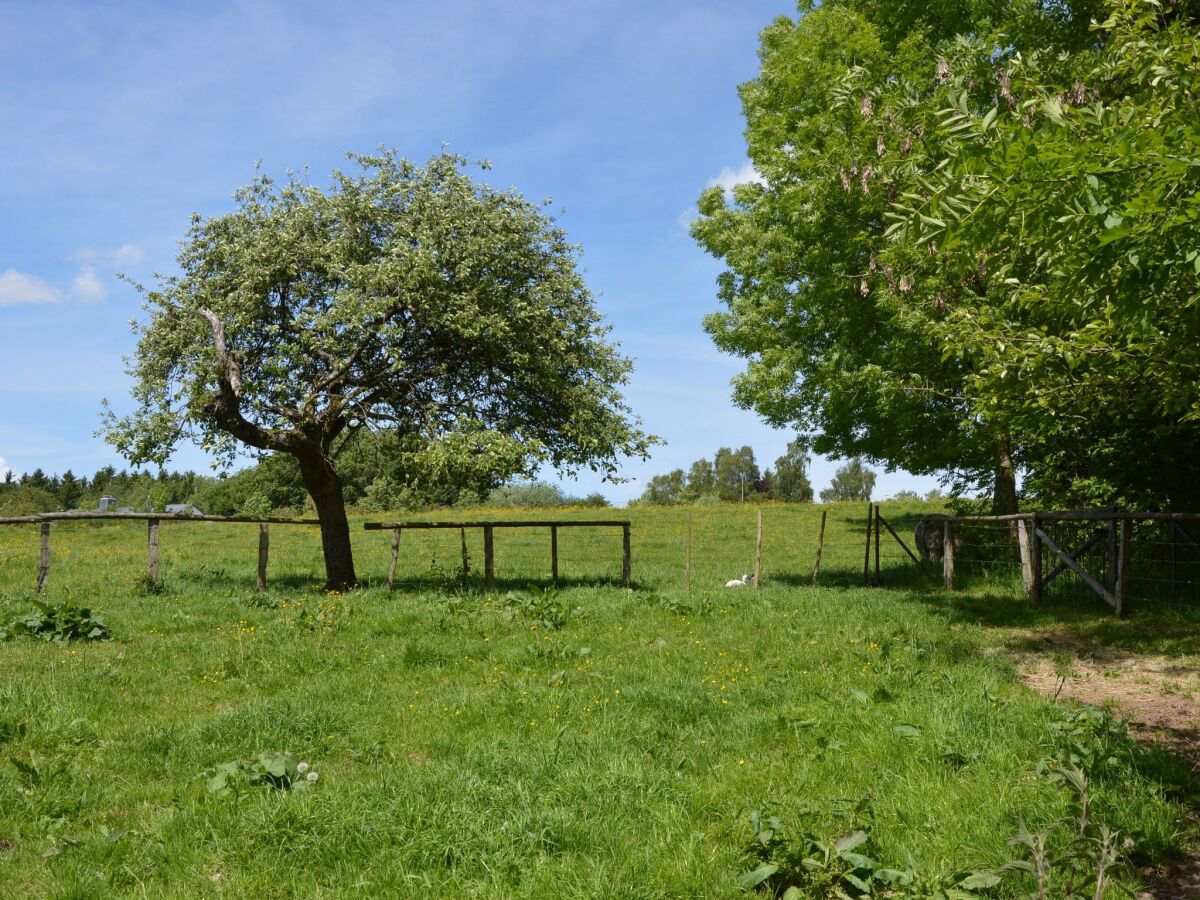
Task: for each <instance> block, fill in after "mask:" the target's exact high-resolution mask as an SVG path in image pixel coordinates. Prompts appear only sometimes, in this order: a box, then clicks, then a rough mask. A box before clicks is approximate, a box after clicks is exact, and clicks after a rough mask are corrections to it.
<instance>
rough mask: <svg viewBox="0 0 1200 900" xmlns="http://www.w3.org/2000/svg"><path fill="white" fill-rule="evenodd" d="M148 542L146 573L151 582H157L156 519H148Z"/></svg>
mask: <svg viewBox="0 0 1200 900" xmlns="http://www.w3.org/2000/svg"><path fill="white" fill-rule="evenodd" d="M148 532H149V533H148V535H147V539H148V543H149V545H150V564H149V566H148V568H147V572H146V575H147V577H148V578H149V580H150V583H151V584H157V583H158V519H150V523H149V528H148Z"/></svg>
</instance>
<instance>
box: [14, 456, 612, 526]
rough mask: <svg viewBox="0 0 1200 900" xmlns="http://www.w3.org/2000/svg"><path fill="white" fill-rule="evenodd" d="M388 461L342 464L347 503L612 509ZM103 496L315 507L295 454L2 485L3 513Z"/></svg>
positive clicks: (591, 500) (554, 492)
mask: <svg viewBox="0 0 1200 900" xmlns="http://www.w3.org/2000/svg"><path fill="white" fill-rule="evenodd" d="M387 462H388V461H387V459H386V458H380V457H378V456H377V455H376V454H375V453H373V452H370V451H369V450H368V451H364V450H363V449H362V448H359V449H358V450H357V451H356V452H350V453H347V454H346V455H345V456H344V457H343V460H342V461H340V463H339V471H340V472H341V473H342V477H343V478H344V480H345V488H344V490H345V494H346V501H347V503H349V504H351V505H353V506H356V507H358V508H359V509H363V510H368V511H375V512H383V511H386V510H399V509H423V508H432V507H439V506H443V507H444V506H478V505H488V506H503V507H553V506H608V505H609V504H608V500H607V499H606V498H605V497H604V496H603V495H602V494H590V495H588V496H587V497H573V496H570V495H568V494H566V493H565V492H564V491H563V490H562V489H561V488H559V487H557V486H556V485H552V484H545V483H542V482H537V481H530V482H516V483H511V484H504V485H499V486H491V487H489V486H487V485H482V486H480V485H471V486H468V485H458V486H454V485H450V486H447V485H439V486H438V487H437V488H435V489H422V488H421V487H420V485H419V484H415V485H414V484H413V483H411V482H409V481H406V480H405V479H406V475H405V473H403V472H401V471H398V470H397V468H396V467H395V466H389V465H388V464H387ZM101 497H114V498H116V500H117V504H116V505H117V506H118V507H120V508H128V509H132V510H136V511H139V512H159V511H162V510H163V509H164V508H165V507H166V506H167V505H168V504H174V503H182V504H192V505H194V506H196V507H198V508H199V509H201V510H202V511H204V512H205V513H207V514H209V515H220V516H225V515H267V514H270V513H279V512H295V513H300V512H304V511H305V510H311V508H312V504H311V502H310V501H309V499H308V494H307V492H306V491H305V489H304V483H303V481H302V480H301V478H300V472H299V469H298V468H297V466H296V463H295V461H294V460H293V459H292V458H291V457H284V456H271V457H267V458H265V459H263V460H261V461H260V462H258V463H257V464H256V465H254V466H251V467H249V468H246V469H243V470H241V471H239V472H235V473H233V474H232V475H228V476H212V475H199V474H197V473H195V472H168V471H165V470H160V471H159V472H157V473H153V472H147V471H137V472H127V471H124V470H121V471H118V470H117V469H115V468H113V467H112V466H106V467H104V468H102V469H100V470H98V471H97V472H96V473H95V474H94V475H92V476H90V477H88V476H84V475H76V474H75V473H74V472H71V471H70V470H68V471H66V472H64V473H63V474H62V475H47V474H46V473H45V472H43V471H42V470H41V469H35V470H34V471H33V472H30V473H28V474H25V475H22V476H16V475H13V474H12V473H9V474H8V476H7V477H6V479H5V480H4V481H3V482H0V516H23V515H33V514H36V513H42V512H57V511H60V510H70V509H98V508H99V506H100V498H101Z"/></svg>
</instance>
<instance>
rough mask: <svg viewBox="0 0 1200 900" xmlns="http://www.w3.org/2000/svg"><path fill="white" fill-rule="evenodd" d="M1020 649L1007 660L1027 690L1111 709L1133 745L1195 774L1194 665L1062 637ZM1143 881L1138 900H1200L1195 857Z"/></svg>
mask: <svg viewBox="0 0 1200 900" xmlns="http://www.w3.org/2000/svg"><path fill="white" fill-rule="evenodd" d="M1021 645H1022V649H1019V650H1014V651H1012V656H1013V658H1014V659H1015V661H1016V662H1017V664H1018V666H1019V667H1020V670H1021V677H1022V679H1023V680H1024V681H1025V683H1026V684H1028V685H1029V686H1030V687H1032V688H1033V689H1034V690H1036V691H1038V692H1040V693H1042V694H1044V695H1046V696H1047V697H1053V698H1058V699H1069V700H1078V701H1080V702H1082V703H1090V704H1093V705H1095V706H1103V707H1110V708H1113V709H1115V710H1116V711H1117V712H1119V713H1120V715H1121V716H1122V717H1124V718H1126V719H1127V720H1128V722H1129V732H1130V734H1132V735H1133V736H1134V737H1136V738H1137V739H1138V740H1140V741H1143V742H1145V743H1147V744H1156V745H1158V746H1162V747H1164V748H1165V749H1167V750H1168V751H1170V752H1171V753H1173V754H1174V755H1176V756H1179V757H1181V758H1184V759H1187V760H1188V761H1190V763H1191V765H1192V768H1193V769H1194V770H1196V771H1198V772H1200V660H1198V659H1196V658H1194V657H1167V656H1157V655H1148V654H1134V653H1128V652H1124V651H1117V650H1113V649H1111V648H1105V647H1095V646H1084V645H1083V644H1081V643H1080V642H1079V641H1078V639H1077V638H1076V637H1075V636H1074V635H1072V634H1071V633H1070V632H1069V631H1066V630H1049V629H1046V630H1041V631H1035V632H1025V633H1024V634H1023V635H1022V640H1021ZM1144 875H1145V878H1146V885H1147V888H1148V892H1147V893H1143V894H1140V895H1138V896H1139V900H1200V853H1197V854H1193V856H1192V857H1190V858H1189V859H1186V860H1183V861H1181V862H1180V863H1178V864H1176V865H1172V866H1170V867H1169V868H1167V869H1164V870H1161V871H1154V872H1146V873H1144Z"/></svg>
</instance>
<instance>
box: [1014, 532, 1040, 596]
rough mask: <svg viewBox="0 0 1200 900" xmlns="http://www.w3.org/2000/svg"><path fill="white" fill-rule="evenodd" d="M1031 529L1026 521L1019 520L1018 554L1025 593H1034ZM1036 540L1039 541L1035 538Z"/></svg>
mask: <svg viewBox="0 0 1200 900" xmlns="http://www.w3.org/2000/svg"><path fill="white" fill-rule="evenodd" d="M1029 537H1030V535H1029V529H1028V528H1027V527H1026V526H1025V520H1024V519H1017V552H1018V553H1019V554H1020V555H1021V587H1023V588H1024V589H1025V593H1026V594H1029V593H1032V591H1033V559H1032V557H1031V556H1030V553H1029ZM1034 540H1037V538H1036V537H1034Z"/></svg>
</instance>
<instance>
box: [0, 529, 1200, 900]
mask: <svg viewBox="0 0 1200 900" xmlns="http://www.w3.org/2000/svg"><path fill="white" fill-rule="evenodd" d="M918 508H923V507H914V508H913V509H911V510H910V509H908V508H897V509H894V510H893V509H889V507H888V506H885V509H884V513H885V515H891V516H894V517H895V518H896V519H897V520H903V519H904V513H905V512H913V511H915V510H917V509H918ZM819 509H820V508H819V507H816V508H814V507H812V506H808V507H799V506H798V507H784V506H769V507H768V508H767V510H766V533H765V539H764V549H763V557H764V584H763V587H762V589H761V590H759V591H755V590H753V589H736V590H726V589H723V588H722V587H720V585H722V584H723V583H724V582H725V581H726V580H727V579H728V578H731V577H735V576H738V575H741V574H743V573H744V572H748V571H751V569H752V568H753V550H754V530H755V524H754V511H753V509H752V508H751V507H749V506H746V507H737V506H715V505H714V506H704V507H696V508H695V509H694V511H693V513H692V517H693V518H692V528H693V562H694V571H693V589H692V591H691V592H690V593H688V592H686V591H685V590H684V589H683V565H684V541H685V534H686V530H687V515H688V513H687V511H686V510H685V509H654V508H631V509H630V510H628V511H627V512H626V511H620V512H617V513H616V514H615V515H614V516H613V517H619V518H623V517H626V516H628V517H629V518H631V519H632V520H633V589H632V590H625V589H622V588H620V587H618V586H617V585H616V581H617V579H618V578H619V575H620V566H621V547H620V532H619V530H614V529H604V530H599V529H598V530H596V531H591V530H585V529H565V530H563V531H562V532H561V533H560V536H559V547H560V559H561V563H560V566H561V572H562V576H563V578H562V584H561V586H560V588H559V589H554V588H552V587H550V586H549V555H548V544H549V538H548V534H546V533H543V532H542V530H541V529H521V530H519V531H514V532H503V531H498V532H497V535H496V567H497V581H498V587H497V590H496V591H495V592H484V591H483V590H482V589H481V588H480V585H479V583H478V581H477V580H476V579H477V578H479V577H480V576H481V571H480V569H481V566H480V564H479V563H478V562H477V560H479V559H480V552H479V547H478V540H479V538H478V532H475V533H474V534H473V535H471V534H470V533H469V536H470V540H471V541H472V544H471V546H470V550H471V553H472V567H473V569H472V580H471V581H469V582H468V585H467V588H466V589H463V588H462V586H461V584H460V580H459V572H458V567H459V564H460V556H459V554H460V546H459V535H458V533H457V532H436V531H426V532H406V533H404V535H403V538H402V543H401V554H400V567H399V571H398V575H397V585H396V590H395V591H393V592H388V591H387V590H386V588H385V587H384V586H383V583H384V580H385V577H386V570H387V565H388V560H389V535H388V534H387V533H386V532H385V533H378V532H376V533H367V532H364V531H362V529H361V523H362V522H363V521H366V518H365V517H362V516H360V517H358V518H356V520H355V521H354V527H355V535H354V541H355V549H356V562H357V565H358V569H359V577H360V578H362V579H363V580H364V581H366V582H367V583H368V585H369V586H368V587H367V588H365V589H363V590H361V591H357V592H354V593H352V594H347V595H330V594H325V593H323V592H322V591H321V590H320V583H321V577H322V569H321V565H320V556H319V541H318V536H317V533H316V530H315V529H305V528H300V527H294V528H284V527H279V528H273V529H272V532H271V551H272V556H271V571H270V576H269V578H270V588H269V590H267V591H266V592H263V593H258V592H256V591H255V590H254V579H255V564H256V552H255V551H256V546H257V531H256V529H255V528H254V527H253V526H246V525H200V524H198V523H193V524H187V523H177V522H169V523H168V522H164V524H163V529H162V575H163V590H162V591H161V592H157V591H155V590H151V589H149V588H148V586H147V585H145V584H144V583H142V582H140V581H139V579H140V577H141V576H142V575H143V573H144V571H145V564H146V549H145V540H146V532H145V525H144V523H103V524H85V523H69V524H60V525H56V526H55V529H54V538H53V540H54V544H53V546H54V565H53V569H52V572H51V576H50V580H49V586H48V589H47V592H46V595H45V598H46V599H47V600H48V601H50V602H62V601H65V600H70V601H73V602H74V603H76V604H79V605H81V606H87V607H90V608H91V609H92V610H93V611H94V612H95V613H98V614H101V615H103V616H104V617H105V619H106V622H107V625H108V627H109V628H110V629H111V631H112V636H113V639H112V640H111V641H107V642H99V643H84V642H72V643H69V644H62V645H60V644H54V643H45V642H40V641H35V640H32V639H29V638H22V639H16V640H11V641H8V642H6V643H0V885H3V886H4V887H3V889H2V890H0V893H3V894H5V895H6V896H7V895H12V896H47V897H51V896H52V897H108V896H131V897H155V898H158V897H180V898H183V897H189V898H190V897H206V896H208V897H293V896H294V897H310V896H320V897H341V896H346V897H349V896H398V897H408V896H411V897H471V896H479V897H484V896H486V897H507V896H519V897H555V898H559V897H601V896H603V897H631V898H633V897H637V898H643V897H737V896H749V895H751V892H750V889H748V888H746V887H743V886H741V885H740V884H739V877H740V876H741V875H742V874H743V873H745V872H747V871H748V870H753V869H754V868H755V866H756V865H757V864H758V862H759V861H761V858H762V852H761V851H762V848H763V847H764V846H766V844H764V843H761V842H760V843H759V844H758V846H759V848H760V852H759V856H758V858H756V857H755V854H754V853H752V852H748V849H749V848H750V847H751V846H752V844H754V839H755V832H754V831H753V829H752V826H751V825H750V816H751V814H752V813H757V814H758V816H759V819H758V821H760V822H761V821H766V820H768V819H769V817H771V816H776V817H778V819H779V820H780V833H781V834H782V835H783V837H784V839H785V840H790V841H794V842H795V843H796V846H799V844H800V842H802V841H803V840H805V839H806V836H809V837H811V838H812V839H813V840H816V841H827V842H832V841H834V840H836V839H837V838H840V837H842V836H843V835H847V834H850V833H852V832H854V831H856V830H859V829H861V830H863V831H864V832H866V834H867V835H868V840H867V842H866V843H865V844H863V845H861V846H859V847H858V852H859V853H861V854H863V855H865V856H867V857H869V858H870V860H871V861H874V863H877V866H876V868H877V869H879V870H883V871H885V872H886V871H887V870H894V871H896V872H898V873H902V874H904V877H906V878H908V879H909V880H911V881H913V883H914V885H916V886H912V887H910V888H908V889H909V890H911V891H912V892H913V893H910V894H905V896H920V895H921V894H919V893H918V891H919V889H920V888H919V886H920V885H921V884H926V885H939V886H946V885H954V884H958V883H960V882H961V879H962V877H964V876H966V875H967V874H968V873H971V872H980V871H984V870H991V869H994V868H996V867H999V866H1001V865H1003V864H1004V863H1005V862H1007V861H1009V860H1011V859H1013V858H1014V857H1015V856H1016V855H1017V851H1016V850H1015V849H1014V848H1012V847H1010V846H1008V845H1007V841H1008V840H1009V839H1010V838H1011V837H1012V836H1013V835H1015V834H1016V833H1017V832H1018V830H1019V828H1020V826H1021V822H1022V821H1026V822H1027V823H1028V826H1029V828H1030V829H1033V830H1037V829H1039V828H1043V827H1046V826H1047V825H1048V824H1049V823H1051V822H1052V821H1054V820H1055V819H1057V818H1059V817H1061V816H1063V815H1067V814H1069V812H1070V808H1071V796H1070V793H1069V792H1068V791H1066V790H1065V789H1064V788H1063V787H1062V786H1061V785H1060V784H1058V783H1056V782H1055V780H1054V779H1052V778H1050V777H1047V775H1046V771H1047V769H1048V768H1050V769H1052V768H1053V766H1052V763H1053V762H1054V761H1068V760H1073V761H1074V762H1075V763H1076V764H1077V765H1078V766H1079V767H1080V768H1081V769H1082V770H1083V771H1084V772H1085V774H1086V775H1087V777H1088V781H1089V789H1090V792H1091V795H1090V804H1091V806H1090V815H1091V818H1092V819H1093V820H1094V821H1096V822H1103V823H1105V824H1106V825H1108V826H1109V827H1111V828H1113V829H1116V830H1118V831H1119V832H1120V834H1121V838H1122V839H1124V838H1125V837H1128V838H1130V839H1131V840H1132V841H1133V842H1134V845H1133V846H1132V848H1129V850H1128V853H1129V855H1130V857H1131V860H1132V864H1133V865H1132V867H1131V868H1129V869H1128V870H1126V871H1124V872H1122V873H1121V874H1119V875H1118V876H1117V877H1118V881H1119V882H1120V883H1121V884H1123V885H1124V886H1126V887H1129V888H1133V887H1134V886H1135V885H1136V884H1137V881H1138V875H1137V870H1138V869H1139V868H1145V867H1151V866H1162V865H1164V864H1166V863H1169V862H1170V861H1171V860H1172V859H1173V858H1176V857H1178V856H1180V855H1181V854H1182V853H1183V852H1184V850H1185V847H1186V845H1187V844H1188V842H1189V841H1190V840H1191V835H1190V833H1189V827H1190V826H1189V825H1188V815H1187V814H1188V809H1189V807H1190V804H1191V803H1192V800H1193V798H1194V797H1195V795H1196V793H1197V790H1198V788H1200V785H1198V784H1197V782H1196V780H1195V778H1194V776H1193V775H1192V774H1191V771H1190V767H1189V766H1188V765H1186V764H1184V763H1181V762H1179V761H1177V760H1175V759H1173V758H1171V757H1168V756H1166V755H1164V754H1163V753H1161V752H1159V751H1157V750H1152V749H1145V748H1144V747H1142V746H1140V745H1138V744H1135V743H1133V742H1132V741H1131V740H1129V739H1128V738H1126V737H1125V736H1124V735H1123V733H1122V732H1121V731H1120V729H1118V728H1115V727H1114V726H1113V725H1112V724H1111V722H1110V721H1109V720H1108V719H1107V717H1105V716H1102V715H1097V714H1090V713H1083V714H1081V713H1079V712H1078V711H1077V709H1076V708H1075V707H1072V706H1069V705H1064V704H1062V703H1058V704H1056V703H1053V702H1050V701H1049V700H1047V699H1045V698H1043V697H1042V696H1040V695H1038V694H1035V693H1034V692H1033V691H1031V690H1029V689H1028V688H1026V687H1025V686H1024V685H1023V684H1022V683H1021V681H1020V680H1019V678H1018V673H1017V669H1016V667H1015V665H1014V663H1013V662H1012V661H1011V659H1010V657H1009V655H1008V653H1007V651H1008V650H1010V649H1013V648H1017V647H1022V648H1023V649H1024V650H1025V651H1028V650H1029V635H1030V634H1031V632H1032V630H1033V629H1037V628H1042V627H1053V628H1056V629H1066V630H1070V631H1071V632H1072V633H1074V634H1077V635H1079V636H1081V639H1084V640H1086V641H1089V642H1092V643H1093V644H1104V645H1106V646H1112V647H1125V648H1135V647H1136V648H1141V649H1143V650H1145V649H1155V650H1158V651H1161V652H1166V653H1169V654H1172V655H1173V656H1174V657H1176V658H1177V659H1178V660H1179V661H1180V667H1181V670H1187V671H1194V669H1192V668H1190V667H1191V666H1192V663H1193V662H1194V658H1193V655H1194V654H1195V653H1196V652H1197V650H1198V649H1200V648H1198V647H1197V646H1196V645H1195V639H1194V638H1193V637H1192V634H1193V633H1194V628H1193V627H1192V626H1193V623H1194V619H1195V616H1194V615H1193V614H1192V613H1191V611H1190V608H1189V609H1182V611H1181V609H1180V608H1172V609H1165V608H1159V607H1155V606H1152V605H1146V606H1144V607H1142V608H1141V609H1139V610H1137V611H1135V614H1134V616H1133V617H1131V619H1130V620H1128V621H1124V622H1118V621H1116V620H1114V619H1112V617H1111V615H1109V614H1108V613H1107V611H1106V609H1105V608H1104V607H1103V605H1102V604H1099V603H1098V602H1091V601H1082V602H1080V601H1076V602H1073V603H1071V604H1067V603H1066V602H1065V601H1064V602H1062V603H1060V604H1059V605H1055V604H1054V603H1048V604H1047V605H1046V606H1045V607H1043V608H1042V609H1040V610H1036V611H1035V610H1031V609H1029V607H1028V606H1027V605H1026V604H1025V603H1024V602H1022V601H1021V599H1020V598H1019V597H1018V596H1017V593H1016V592H1015V591H1013V590H1012V589H1011V586H1005V585H1004V584H1001V583H998V582H989V581H979V582H977V583H975V584H974V585H971V584H968V585H967V588H966V590H964V591H963V592H961V593H959V594H957V595H955V596H953V597H951V596H950V595H947V594H945V593H943V592H941V591H939V590H934V589H933V588H932V587H931V586H930V584H929V583H926V582H923V581H922V580H921V579H920V578H918V577H916V576H915V572H914V570H913V569H912V567H911V566H909V565H908V564H906V563H903V561H902V560H900V556H899V553H900V552H899V551H898V548H897V550H896V553H895V554H893V553H892V551H890V550H889V551H886V552H887V553H888V556H887V557H886V558H887V560H888V566H887V567H885V576H886V578H885V581H888V582H890V583H891V584H895V585H900V586H899V587H896V588H894V589H886V590H880V589H873V588H863V587H861V573H862V565H863V547H862V545H861V541H860V542H858V543H855V541H854V539H853V535H854V532H853V528H854V523H855V521H856V520H857V517H858V516H860V515H861V514H862V513H863V511H864V509H865V508H859V507H857V506H856V507H850V506H845V507H842V506H834V507H832V510H833V511H832V513H831V520H832V519H837V520H838V521H839V523H840V526H839V527H840V530H839V531H836V532H831V537H830V540H829V543H828V544H827V546H826V550H825V559H824V561H823V572H826V573H828V574H827V578H826V580H825V582H824V584H825V586H821V587H817V588H812V587H810V586H808V585H809V581H810V578H811V572H812V564H813V550H814V549H815V534H816V529H817V526H818V521H819V515H820V513H819ZM470 515H471V517H472V518H475V517H477V518H481V519H482V518H486V517H488V516H489V515H490V516H491V517H503V518H514V517H516V516H517V515H524V516H529V517H537V514H536V513H520V514H518V513H514V512H512V511H504V512H502V513H500V512H497V511H491V512H490V513H489V512H488V511H472V512H471V514H470ZM553 515H554V517H556V518H559V517H569V516H576V517H578V518H595V517H596V513H595V511H594V510H591V511H589V510H574V511H570V512H562V511H558V510H556V511H555V512H554V514H553ZM605 517H608V515H607V514H606V515H605ZM370 518H371V519H374V520H380V519H389V518H391V517H390V516H372V517H370ZM431 518H448V516H446V515H442V516H431ZM858 527H859V528H860V532H859V534H860V535H861V528H862V526H861V525H859V526H858ZM834 533H836V534H837V535H841V538H839V539H834V537H833V534H834ZM902 533H903V532H902ZM36 563H37V534H36V528H25V527H13V528H7V529H3V530H0V619H3V618H7V617H8V616H9V615H10V614H12V613H17V612H24V611H26V610H28V609H29V608H30V597H31V586H32V583H33V575H34V570H35V567H36ZM856 578H857V579H858V580H859V584H858V585H857V586H854V582H855V579H856ZM1187 678H1190V681H1188V682H1187V683H1186V684H1183V686H1182V687H1181V688H1180V689H1181V690H1187V691H1191V690H1194V689H1195V687H1196V684H1195V680H1196V679H1195V675H1194V674H1191V675H1187V676H1183V675H1181V676H1180V679H1181V684H1182V682H1183V681H1184V680H1185V679H1187ZM265 752H279V753H290V754H293V755H294V757H295V759H297V760H302V761H304V762H306V763H308V765H309V767H310V771H311V772H316V773H317V774H318V776H319V779H318V780H317V781H316V782H315V783H313V784H312V785H311V786H310V787H309V789H307V790H277V789H272V788H271V787H270V786H269V785H266V786H264V785H261V784H260V785H249V784H245V785H241V786H240V787H239V789H237V790H227V791H221V792H214V791H212V790H210V787H211V786H213V785H212V780H211V778H210V777H206V776H205V774H204V773H205V772H206V771H208V772H210V773H211V772H212V771H213V770H214V769H215V768H216V767H218V766H221V765H222V764H226V763H230V762H234V761H238V760H246V759H250V758H254V757H257V756H258V754H260V753H265ZM1048 760H1049V761H1050V762H1051V765H1049V766H1048V764H1047V761H1048ZM759 837H760V838H762V833H761V832H760V834H759ZM769 842H770V840H768V843H769ZM777 842H778V841H777V839H776V843H777ZM860 874H861V873H860ZM821 877H824V876H820V875H818V876H816V877H815V880H811V881H810V882H809V883H808V887H807V888H805V891H807V893H801V895H800V896H810V895H812V896H820V895H821V894H819V893H818V891H819V890H822V889H823V888H822V887H821V885H822V883H823V882H821V880H820V878H821ZM889 877H891V876H881V877H880V878H879V879H878V880H877V881H876V882H875V890H876V892H877V894H876V895H878V896H889V894H887V893H886V891H888V890H897V891H899V890H901V880H902V879H901V880H895V881H891V882H889V881H888V880H887V879H888V878H889ZM1022 886H1023V882H1022V881H1021V880H1020V879H1019V877H1018V878H1015V879H1014V878H1007V877H1006V878H1005V880H1004V881H1002V882H1001V883H1000V884H998V885H995V886H992V887H988V888H984V889H982V890H981V891H980V893H979V895H980V896H1017V895H1018V894H1019V893H1020V892H1021V890H1022V889H1023V887H1022Z"/></svg>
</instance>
